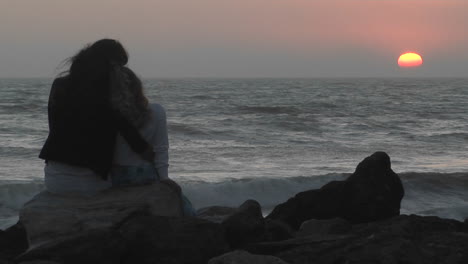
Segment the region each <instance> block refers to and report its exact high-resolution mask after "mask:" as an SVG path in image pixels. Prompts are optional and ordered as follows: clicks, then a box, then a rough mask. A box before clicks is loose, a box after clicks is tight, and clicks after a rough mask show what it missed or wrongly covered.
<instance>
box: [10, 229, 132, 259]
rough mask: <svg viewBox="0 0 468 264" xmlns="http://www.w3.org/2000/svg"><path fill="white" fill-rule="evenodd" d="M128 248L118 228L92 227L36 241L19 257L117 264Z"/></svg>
mask: <svg viewBox="0 0 468 264" xmlns="http://www.w3.org/2000/svg"><path fill="white" fill-rule="evenodd" d="M125 252H126V244H125V241H124V240H123V239H122V237H121V235H120V234H119V233H118V232H116V231H103V230H93V231H85V232H82V233H80V234H75V235H71V236H69V237H60V238H57V239H55V240H49V241H46V242H44V243H42V244H40V245H36V246H35V247H33V248H30V249H29V250H28V251H27V252H26V253H24V254H22V255H21V256H19V257H18V259H17V261H18V262H33V263H34V262H38V261H54V262H58V263H64V264H82V263H90V264H92V263H96V264H114V263H120V260H121V259H122V257H123V255H124V253H125ZM39 263H40V262H39ZM46 263H47V262H46Z"/></svg>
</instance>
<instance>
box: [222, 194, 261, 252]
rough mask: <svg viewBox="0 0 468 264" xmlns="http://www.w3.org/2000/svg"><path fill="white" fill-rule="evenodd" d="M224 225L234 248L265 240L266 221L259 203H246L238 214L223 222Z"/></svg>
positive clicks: (239, 209) (251, 201)
mask: <svg viewBox="0 0 468 264" xmlns="http://www.w3.org/2000/svg"><path fill="white" fill-rule="evenodd" d="M222 225H223V227H224V229H225V230H226V237H227V239H228V241H229V244H230V245H231V246H232V247H234V248H236V247H239V246H241V245H244V244H247V243H253V242H259V241H262V240H263V239H264V235H265V220H264V219H263V215H262V209H261V206H260V204H259V203H258V202H257V201H254V200H247V201H245V202H244V203H243V204H242V205H241V206H239V208H238V210H237V212H235V213H234V214H232V215H231V216H229V217H228V218H227V219H225V220H224V221H223V222H222Z"/></svg>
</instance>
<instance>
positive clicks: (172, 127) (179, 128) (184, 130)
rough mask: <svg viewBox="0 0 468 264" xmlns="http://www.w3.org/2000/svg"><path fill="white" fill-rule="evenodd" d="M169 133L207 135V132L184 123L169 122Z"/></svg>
mask: <svg viewBox="0 0 468 264" xmlns="http://www.w3.org/2000/svg"><path fill="white" fill-rule="evenodd" d="M168 127H169V131H170V133H177V134H179V133H180V134H186V135H190V136H207V135H209V133H208V132H206V131H203V130H201V129H198V128H195V127H193V126H190V125H186V124H179V123H169V126H168Z"/></svg>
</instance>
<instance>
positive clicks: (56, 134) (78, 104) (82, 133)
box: [39, 77, 150, 178]
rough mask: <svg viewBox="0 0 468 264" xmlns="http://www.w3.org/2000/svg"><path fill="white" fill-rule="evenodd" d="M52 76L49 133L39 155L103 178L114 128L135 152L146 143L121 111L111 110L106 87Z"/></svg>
mask: <svg viewBox="0 0 468 264" xmlns="http://www.w3.org/2000/svg"><path fill="white" fill-rule="evenodd" d="M105 83H107V82H101V87H99V84H97V85H82V84H76V83H73V82H72V81H71V80H70V78H69V77H61V78H57V79H55V80H54V82H53V84H52V88H51V91H50V96H49V105H48V115H49V136H48V138H47V141H46V142H45V144H44V147H43V148H42V150H41V153H40V154H39V157H40V158H42V159H45V160H46V161H47V160H53V161H59V162H63V163H67V164H70V165H75V166H81V167H86V168H90V169H92V170H93V171H95V172H96V173H98V174H99V175H101V176H102V177H103V178H106V177H107V174H108V172H109V170H110V167H111V165H112V158H113V152H114V145H115V139H116V135H117V132H120V133H121V134H122V136H123V137H124V138H125V139H126V140H127V142H128V143H129V145H130V146H131V147H132V149H133V150H134V151H135V152H137V153H142V152H144V151H145V150H146V149H147V148H149V147H150V146H149V145H148V144H147V143H146V141H145V140H144V139H143V138H142V137H141V136H140V134H139V132H138V130H137V129H136V128H134V127H133V126H131V125H130V123H129V122H127V121H126V120H125V119H124V118H123V117H122V115H120V114H119V113H118V112H116V111H113V110H111V107H110V105H109V96H108V93H109V92H108V88H103V87H102V85H104V87H105Z"/></svg>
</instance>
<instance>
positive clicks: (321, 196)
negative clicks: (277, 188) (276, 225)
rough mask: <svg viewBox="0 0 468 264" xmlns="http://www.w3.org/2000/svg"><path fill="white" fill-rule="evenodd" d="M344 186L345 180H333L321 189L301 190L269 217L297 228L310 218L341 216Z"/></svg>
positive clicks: (274, 210)
mask: <svg viewBox="0 0 468 264" xmlns="http://www.w3.org/2000/svg"><path fill="white" fill-rule="evenodd" d="M344 186H345V182H344V181H332V182H330V183H328V184H326V185H325V186H323V187H322V188H321V189H319V190H309V191H305V192H300V193H298V194H296V195H295V196H294V197H293V198H290V199H289V200H288V201H286V202H285V203H283V204H279V205H277V206H276V207H275V208H274V209H273V211H272V212H271V213H270V214H269V215H268V216H267V219H273V220H278V221H282V222H284V223H286V224H288V225H289V226H291V227H292V228H293V229H295V230H297V229H299V227H300V225H301V224H302V222H304V221H306V220H309V219H330V218H335V217H339V213H340V211H342V210H341V204H342V199H343V198H342V197H341V196H342V193H343V192H344V191H343V189H344Z"/></svg>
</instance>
